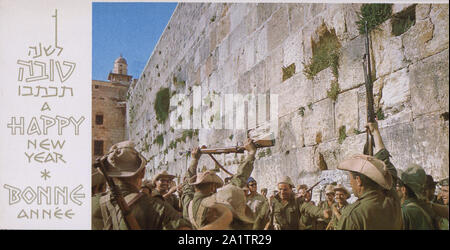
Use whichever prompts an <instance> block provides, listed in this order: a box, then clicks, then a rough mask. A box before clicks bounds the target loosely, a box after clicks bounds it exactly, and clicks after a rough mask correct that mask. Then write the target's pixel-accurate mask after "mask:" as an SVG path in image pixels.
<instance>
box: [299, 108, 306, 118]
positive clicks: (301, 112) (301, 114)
mask: <svg viewBox="0 0 450 250" xmlns="http://www.w3.org/2000/svg"><path fill="white" fill-rule="evenodd" d="M298 114H299V115H300V116H301V117H303V116H305V107H300V108H299V109H298Z"/></svg>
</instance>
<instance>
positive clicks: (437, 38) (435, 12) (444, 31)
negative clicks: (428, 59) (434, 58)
mask: <svg viewBox="0 0 450 250" xmlns="http://www.w3.org/2000/svg"><path fill="white" fill-rule="evenodd" d="M448 15H449V12H448V4H432V5H431V11H430V19H431V23H433V25H434V30H433V39H431V41H430V42H429V44H427V48H428V49H429V50H430V53H431V54H435V53H437V52H440V51H442V50H444V49H448V39H449V28H448V27H449V19H448Z"/></svg>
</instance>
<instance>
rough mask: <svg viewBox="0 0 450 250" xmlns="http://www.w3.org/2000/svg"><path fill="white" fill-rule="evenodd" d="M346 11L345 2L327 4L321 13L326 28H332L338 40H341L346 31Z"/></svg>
mask: <svg viewBox="0 0 450 250" xmlns="http://www.w3.org/2000/svg"><path fill="white" fill-rule="evenodd" d="M346 11H347V10H346V8H345V4H328V5H326V10H325V11H323V13H322V15H323V16H324V20H325V23H326V25H327V28H328V29H329V30H331V29H333V30H334V31H335V32H336V36H337V37H338V38H339V40H343V39H344V38H345V37H346V33H347V23H346V21H345V15H346Z"/></svg>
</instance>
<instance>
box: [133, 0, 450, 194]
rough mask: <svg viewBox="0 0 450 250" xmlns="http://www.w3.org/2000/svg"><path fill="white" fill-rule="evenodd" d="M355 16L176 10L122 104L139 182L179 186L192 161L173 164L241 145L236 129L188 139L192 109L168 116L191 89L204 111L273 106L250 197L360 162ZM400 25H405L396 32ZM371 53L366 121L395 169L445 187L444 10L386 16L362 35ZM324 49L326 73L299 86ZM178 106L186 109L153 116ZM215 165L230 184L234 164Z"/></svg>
mask: <svg viewBox="0 0 450 250" xmlns="http://www.w3.org/2000/svg"><path fill="white" fill-rule="evenodd" d="M361 5H362V4H293V3H292V4H291V3H290V4H287V3H284V4H283V3H280V4H270V3H260V4H256V3H245V4H243V3H227V4H223V3H180V4H178V6H177V8H176V9H175V11H174V13H173V15H172V17H171V19H170V21H169V23H168V24H167V26H166V28H165V30H164V32H163V34H162V35H161V37H160V40H159V42H158V44H157V46H156V47H155V49H154V51H153V53H152V55H151V56H150V57H149V60H148V62H147V65H146V67H145V69H144V70H143V72H142V74H141V76H140V78H139V79H138V81H137V82H136V83H135V84H133V85H132V86H131V87H130V90H129V93H128V97H127V131H128V132H129V138H130V139H131V140H133V141H134V142H135V143H136V144H137V149H138V150H140V151H141V152H142V154H143V155H144V156H145V157H146V158H147V159H148V160H149V163H148V165H147V177H148V178H150V177H151V176H152V175H154V174H155V173H156V172H159V171H161V170H168V172H169V173H172V174H176V175H177V176H182V175H183V174H184V172H185V170H186V169H187V167H188V164H189V161H190V158H187V157H186V154H185V153H184V154H183V152H184V151H186V150H187V149H190V148H192V147H194V146H197V145H207V146H208V147H226V146H234V145H236V143H237V142H242V141H243V140H244V139H245V138H246V136H247V134H246V130H245V129H238V128H234V129H205V128H202V129H196V128H194V127H193V124H192V116H190V115H193V114H196V111H197V110H195V111H194V112H193V110H192V109H193V108H189V110H190V112H189V114H188V116H185V115H182V116H180V115H179V114H177V113H176V109H177V106H185V107H189V106H190V107H192V105H193V101H192V96H193V92H194V89H195V88H196V87H201V95H202V99H203V102H204V105H203V107H202V108H201V110H202V111H205V110H206V109H207V108H208V105H210V106H212V105H217V103H212V102H211V99H213V98H212V97H211V96H220V98H222V97H223V96H224V95H225V94H244V95H245V94H255V95H258V94H266V95H268V96H272V95H274V96H275V95H277V97H278V99H277V100H278V109H277V112H276V114H277V117H276V118H277V120H278V123H277V125H278V133H277V136H276V142H275V146H273V147H271V148H270V149H261V150H259V151H258V153H257V157H256V158H257V159H256V160H255V165H254V170H253V173H252V176H253V177H254V178H255V179H256V180H257V181H258V189H260V188H263V187H267V188H268V189H269V191H270V190H274V189H275V188H276V183H277V180H278V179H279V178H281V177H282V176H284V175H288V176H290V177H291V178H292V180H293V182H294V184H296V185H297V184H300V183H305V184H308V185H311V184H313V183H315V182H316V181H317V180H318V177H319V176H320V174H321V173H322V171H323V170H333V169H336V166H337V164H338V163H339V162H340V161H342V160H343V159H345V158H346V157H348V156H350V155H352V154H356V153H362V148H363V146H364V143H365V141H366V135H365V133H364V131H365V128H364V127H365V124H366V119H367V117H366V96H365V85H364V73H363V66H362V63H363V55H364V52H365V46H364V41H365V40H364V38H365V37H364V35H361V34H360V32H359V31H358V26H357V24H356V22H357V21H358V14H357V13H358V12H359V11H360V8H361ZM402 18H407V19H408V20H413V22H412V25H410V27H409V26H408V27H407V28H406V29H403V30H400V31H398V27H397V26H396V25H397V24H398V22H399V20H400V21H402ZM143 25H146V24H143ZM330 41H332V43H331V42H330ZM371 43H372V44H371V50H370V53H371V59H372V60H371V63H372V72H371V75H372V79H373V83H374V88H373V91H374V99H375V104H374V109H375V111H376V113H377V118H378V120H379V121H378V123H379V127H380V130H381V134H382V136H383V139H384V142H385V145H386V148H387V149H388V150H389V152H390V153H391V155H392V158H391V160H392V162H393V163H394V165H395V166H396V167H397V168H399V169H404V168H405V167H406V166H407V165H408V164H409V163H412V162H413V163H417V164H420V165H422V166H423V167H424V169H425V171H426V172H427V174H431V175H432V176H433V177H434V179H435V180H440V179H443V178H445V177H447V176H448V173H449V167H448V166H449V137H448V136H449V121H448V116H449V113H448V112H449V101H448V95H449V66H448V59H449V54H448V53H449V52H448V45H449V14H448V4H417V5H416V4H394V5H393V6H392V17H391V18H389V19H387V20H386V21H384V22H383V23H382V24H380V25H379V26H378V29H376V30H374V31H372V32H371ZM323 44H332V45H333V46H335V51H337V52H338V53H337V55H338V56H337V57H336V58H337V62H336V63H335V64H334V65H335V67H326V68H325V69H321V70H320V71H319V72H316V73H315V74H314V76H311V75H308V74H307V73H305V72H308V69H310V66H309V64H310V63H311V60H312V58H313V57H314V56H315V55H314V53H319V52H320V46H322V45H323ZM318 51H319V52H318ZM176 94H185V95H186V96H188V97H189V98H191V99H190V102H185V103H175V104H174V103H172V105H171V106H170V108H169V110H168V111H165V110H164V108H161V106H165V105H167V102H168V98H167V97H171V96H174V95H176ZM158 96H159V97H158ZM155 103H156V104H155ZM222 104H223V103H222ZM223 106H224V105H222V109H224V107H223ZM260 106H261V105H260ZM269 109H270V108H269ZM269 109H267V110H266V112H267V113H268V110H269ZM258 110H261V107H259V109H258ZM271 115H272V113H271ZM223 116H224V114H223V112H222V113H221V114H220V115H218V116H215V115H211V119H209V116H206V115H205V116H203V123H204V124H205V125H206V126H208V125H209V126H211V125H212V124H218V123H222V122H224V121H223V119H221V118H223ZM269 116H270V115H269ZM180 117H181V118H180ZM189 117H191V119H189ZM246 117H247V116H246ZM235 118H236V117H235ZM273 118H274V117H270V119H273ZM171 120H172V121H171ZM244 120H249V119H248V117H247V118H246V119H244ZM171 123H172V125H173V124H174V123H175V124H178V125H179V124H183V123H184V124H185V125H187V126H188V127H187V129H175V128H174V127H173V126H171ZM259 123H260V121H258V125H259ZM185 128H186V127H185ZM216 128H217V127H216ZM246 128H247V127H246ZM248 128H251V126H248ZM217 159H218V161H219V162H220V163H221V164H222V165H223V166H224V167H225V168H226V169H227V170H228V171H230V172H233V173H234V172H236V169H237V167H238V165H239V162H240V161H242V160H243V156H241V155H239V154H238V155H235V154H228V155H221V156H217ZM204 166H206V168H207V169H212V168H214V162H213V161H212V160H211V159H210V158H209V157H207V156H202V158H201V161H200V163H199V170H201V169H202V168H203V167H204ZM219 175H220V176H221V177H223V178H224V177H226V176H227V174H225V173H224V172H223V171H221V172H220V173H219Z"/></svg>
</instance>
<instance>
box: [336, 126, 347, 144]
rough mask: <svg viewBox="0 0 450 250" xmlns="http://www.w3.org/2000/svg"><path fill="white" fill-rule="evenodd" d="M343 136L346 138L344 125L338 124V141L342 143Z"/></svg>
mask: <svg viewBox="0 0 450 250" xmlns="http://www.w3.org/2000/svg"><path fill="white" fill-rule="evenodd" d="M345 138H347V134H346V129H345V126H340V127H339V138H338V143H339V144H342V142H344V140H345Z"/></svg>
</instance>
